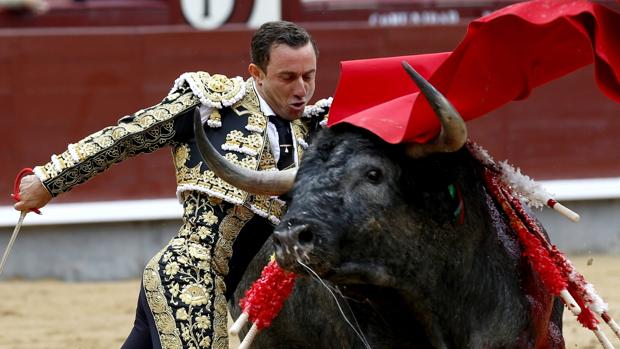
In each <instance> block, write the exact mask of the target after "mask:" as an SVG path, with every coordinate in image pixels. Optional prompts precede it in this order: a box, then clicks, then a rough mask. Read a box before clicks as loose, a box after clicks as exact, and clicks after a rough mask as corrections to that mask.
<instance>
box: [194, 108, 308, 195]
mask: <svg viewBox="0 0 620 349" xmlns="http://www.w3.org/2000/svg"><path fill="white" fill-rule="evenodd" d="M202 127H203V126H202V121H201V120H200V112H199V111H198V108H196V110H195V111H194V133H195V134H196V145H198V150H199V151H200V155H202V158H203V159H204V161H205V163H206V164H207V166H209V169H210V170H212V171H213V172H214V173H215V175H216V176H218V177H220V178H221V179H223V180H224V181H226V182H228V183H229V184H231V185H233V186H235V187H237V188H239V189H241V190H243V191H246V192H248V193H252V194H256V195H281V194H284V193H286V192H288V191H289V190H290V189H291V188H292V187H293V182H294V180H295V175H296V174H297V169H296V168H292V169H289V170H285V171H254V170H249V169H247V168H244V167H241V166H238V165H235V164H233V163H231V162H230V161H228V160H226V159H225V158H224V157H223V156H222V155H220V153H219V152H218V151H217V150H216V149H215V147H214V146H213V144H211V142H210V141H209V139H208V138H207V135H206V134H205V130H204V129H203V128H202Z"/></svg>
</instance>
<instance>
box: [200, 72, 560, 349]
mask: <svg viewBox="0 0 620 349" xmlns="http://www.w3.org/2000/svg"><path fill="white" fill-rule="evenodd" d="M404 66H405V69H406V70H407V72H408V73H409V75H410V76H411V77H412V79H413V80H414V82H415V83H416V84H417V85H418V87H419V88H420V90H421V91H422V93H423V94H424V95H425V96H426V98H427V100H428V101H429V103H430V104H431V106H432V107H433V109H434V110H435V112H436V113H437V116H438V118H439V120H440V122H441V124H442V130H441V132H440V136H439V137H438V138H437V139H436V140H435V141H433V142H430V143H429V144H424V145H420V144H411V145H407V146H403V145H390V144H387V143H385V142H384V141H382V140H380V139H379V138H378V137H376V136H374V135H373V134H371V133H370V132H368V131H364V130H361V129H356V128H354V127H352V126H340V127H334V128H331V129H327V130H324V131H323V132H321V133H319V134H318V136H317V137H316V138H315V140H314V141H313V142H312V144H311V145H310V147H309V148H308V150H307V151H306V154H305V156H304V159H303V161H302V163H301V165H300V168H299V171H298V172H297V173H295V172H290V170H289V171H284V172H277V171H275V173H274V171H265V172H258V173H250V172H251V171H247V170H245V169H239V168H236V167H235V166H232V165H231V164H230V163H229V162H227V161H226V160H225V159H224V158H223V157H221V156H220V155H219V153H218V151H217V150H215V149H214V148H213V146H212V145H211V144H210V143H209V142H208V140H207V139H206V136H205V134H204V130H203V126H202V123H201V121H200V115H199V113H198V114H197V115H196V117H195V130H196V135H197V144H198V146H199V149H200V151H201V153H202V154H203V157H204V159H205V161H206V162H207V164H208V165H209V167H210V168H211V169H213V171H214V172H215V173H216V175H217V176H219V177H221V178H223V179H224V180H226V181H228V182H230V183H232V184H233V185H236V186H237V187H239V188H241V189H243V190H248V191H253V192H255V193H257V194H263V195H276V194H280V193H283V192H286V191H289V189H290V188H291V186H292V190H290V193H289V196H290V198H291V202H290V204H289V209H288V212H287V213H286V214H285V216H284V217H283V219H282V222H281V223H280V224H279V225H278V226H277V227H276V229H275V231H274V243H273V244H272V243H271V242H267V243H266V244H265V246H263V248H262V249H261V251H260V252H259V254H258V255H257V256H256V257H255V258H254V260H253V261H252V262H251V264H250V266H249V268H248V270H247V272H246V273H245V275H244V276H243V279H242V280H241V282H240V283H239V285H238V287H237V290H236V292H235V295H234V296H233V298H232V299H231V304H232V305H233V307H236V304H237V303H238V300H239V297H242V296H243V292H244V290H246V289H248V288H249V286H250V285H251V283H252V282H253V281H254V280H256V279H257V278H258V276H259V274H260V271H261V270H262V268H263V266H264V265H265V264H266V262H267V261H268V257H269V256H270V255H271V254H273V252H274V250H275V252H276V257H277V261H278V263H279V264H280V266H282V267H283V268H286V269H289V270H292V271H295V272H297V273H299V274H301V275H308V274H310V275H313V276H312V277H300V278H298V280H297V283H296V286H295V289H294V291H293V293H292V295H291V297H290V298H289V299H288V300H287V302H286V303H285V306H284V308H283V310H282V312H281V313H280V315H279V316H278V317H277V318H276V319H275V320H274V322H273V323H272V325H271V327H270V328H269V329H267V330H265V331H263V332H262V333H261V334H259V336H258V337H257V339H256V341H255V344H254V347H255V348H369V347H370V348H390V349H392V348H563V347H564V341H563V338H562V330H561V328H562V324H561V321H562V310H563V306H562V304H561V301H560V300H559V299H557V298H554V297H553V296H551V295H549V294H548V293H546V292H545V291H544V288H543V286H542V284H541V282H540V280H539V278H538V277H537V275H536V274H535V273H534V272H533V270H532V268H531V265H530V264H529V262H528V261H527V260H526V259H524V258H523V257H522V248H521V245H520V243H519V240H518V238H517V236H516V234H515V233H514V232H513V231H512V229H511V228H510V225H509V222H508V219H507V217H506V216H505V215H504V214H503V212H502V211H501V210H500V209H498V207H499V206H498V205H497V203H496V202H494V201H493V199H492V198H491V196H490V195H489V193H488V192H487V189H486V187H485V185H484V181H483V177H482V170H483V169H482V165H480V163H479V162H478V161H477V160H476V159H474V157H473V156H472V154H471V153H470V152H469V150H468V148H467V147H463V145H464V144H465V141H466V138H467V130H466V127H465V123H464V122H463V120H462V119H461V118H460V116H459V115H458V113H457V112H456V111H455V110H454V108H453V107H452V106H451V105H450V103H449V102H448V101H446V100H445V98H444V97H443V96H441V94H440V93H439V92H437V90H435V89H434V88H433V87H432V86H431V85H430V84H429V83H428V82H426V81H425V80H424V79H423V78H422V77H421V76H419V75H418V74H417V73H416V72H415V71H414V70H413V69H412V68H411V67H409V66H408V65H407V64H404ZM293 179H295V182H294V184H293V183H292V181H293ZM451 189H452V190H451ZM455 191H456V192H457V193H458V195H454V192H455ZM458 208H460V209H464V215H463V216H460V215H459V214H458V213H459V211H458ZM322 280H326V281H327V282H328V283H329V284H330V285H326V284H323V283H322ZM333 293H337V294H338V296H337V297H334V298H332V294H333ZM335 299H339V300H340V302H339V303H340V304H342V306H340V305H339V304H337V303H336V301H335ZM233 315H235V316H238V315H239V311H238V309H233Z"/></svg>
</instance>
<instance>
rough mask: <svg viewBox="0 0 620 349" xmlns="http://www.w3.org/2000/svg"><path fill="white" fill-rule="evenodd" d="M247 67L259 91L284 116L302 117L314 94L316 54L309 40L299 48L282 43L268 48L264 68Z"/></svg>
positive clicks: (289, 118)
mask: <svg viewBox="0 0 620 349" xmlns="http://www.w3.org/2000/svg"><path fill="white" fill-rule="evenodd" d="M254 67H255V68H254V70H255V71H254V72H253V71H252V70H253V68H252V67H250V73H252V76H253V77H254V79H255V81H256V85H257V88H258V91H259V93H260V95H261V97H263V98H264V99H265V101H267V103H268V104H269V106H270V107H271V109H273V111H274V112H275V113H276V114H278V115H279V116H280V117H282V118H283V119H287V120H295V119H298V118H299V117H301V115H302V114H303V111H304V108H305V106H306V104H307V103H308V101H309V100H310V98H312V95H313V94H314V87H315V82H314V79H315V75H316V54H315V52H314V48H313V47H312V44H311V43H308V44H307V45H305V46H302V47H299V48H293V47H290V46H287V45H285V44H279V45H275V46H273V47H272V48H271V54H270V57H269V63H268V64H267V69H266V71H262V70H261V69H260V68H258V67H257V66H254Z"/></svg>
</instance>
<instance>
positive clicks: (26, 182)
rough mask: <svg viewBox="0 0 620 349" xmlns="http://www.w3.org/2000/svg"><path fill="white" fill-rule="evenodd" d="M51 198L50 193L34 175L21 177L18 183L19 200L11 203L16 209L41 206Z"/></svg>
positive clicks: (22, 209)
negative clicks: (13, 203)
mask: <svg viewBox="0 0 620 349" xmlns="http://www.w3.org/2000/svg"><path fill="white" fill-rule="evenodd" d="M50 200H52V195H51V194H50V193H49V191H47V189H45V187H44V186H43V183H41V181H40V180H39V178H38V177H37V176H35V175H28V176H25V177H24V178H22V180H21V183H20V185H19V201H18V202H17V203H16V204H15V205H13V207H15V209H16V210H18V211H28V210H30V209H34V208H41V207H43V206H45V205H47V203H48V202H50Z"/></svg>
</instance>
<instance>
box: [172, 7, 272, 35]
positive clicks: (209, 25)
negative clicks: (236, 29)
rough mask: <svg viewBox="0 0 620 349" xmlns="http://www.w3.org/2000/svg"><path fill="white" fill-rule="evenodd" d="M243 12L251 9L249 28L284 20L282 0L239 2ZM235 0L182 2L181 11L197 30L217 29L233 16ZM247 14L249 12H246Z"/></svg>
mask: <svg viewBox="0 0 620 349" xmlns="http://www.w3.org/2000/svg"><path fill="white" fill-rule="evenodd" d="M237 1H239V2H240V3H239V4H238V8H240V9H241V10H246V9H248V8H250V9H251V12H250V17H249V18H248V21H247V23H246V24H247V25H248V27H252V28H257V27H259V26H260V25H261V24H262V23H265V22H268V21H277V20H280V19H282V8H281V6H282V1H281V0H254V1H251V0H250V1H248V0H245V1H244V0H237ZM235 3H236V1H235V0H181V11H182V12H183V16H184V17H185V19H186V20H187V22H188V23H189V24H190V25H191V26H192V27H194V28H197V29H204V30H208V29H216V28H218V27H220V26H222V25H223V24H225V23H226V22H227V21H228V19H229V18H230V17H231V16H232V15H233V10H234V9H235ZM246 13H247V12H246Z"/></svg>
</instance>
